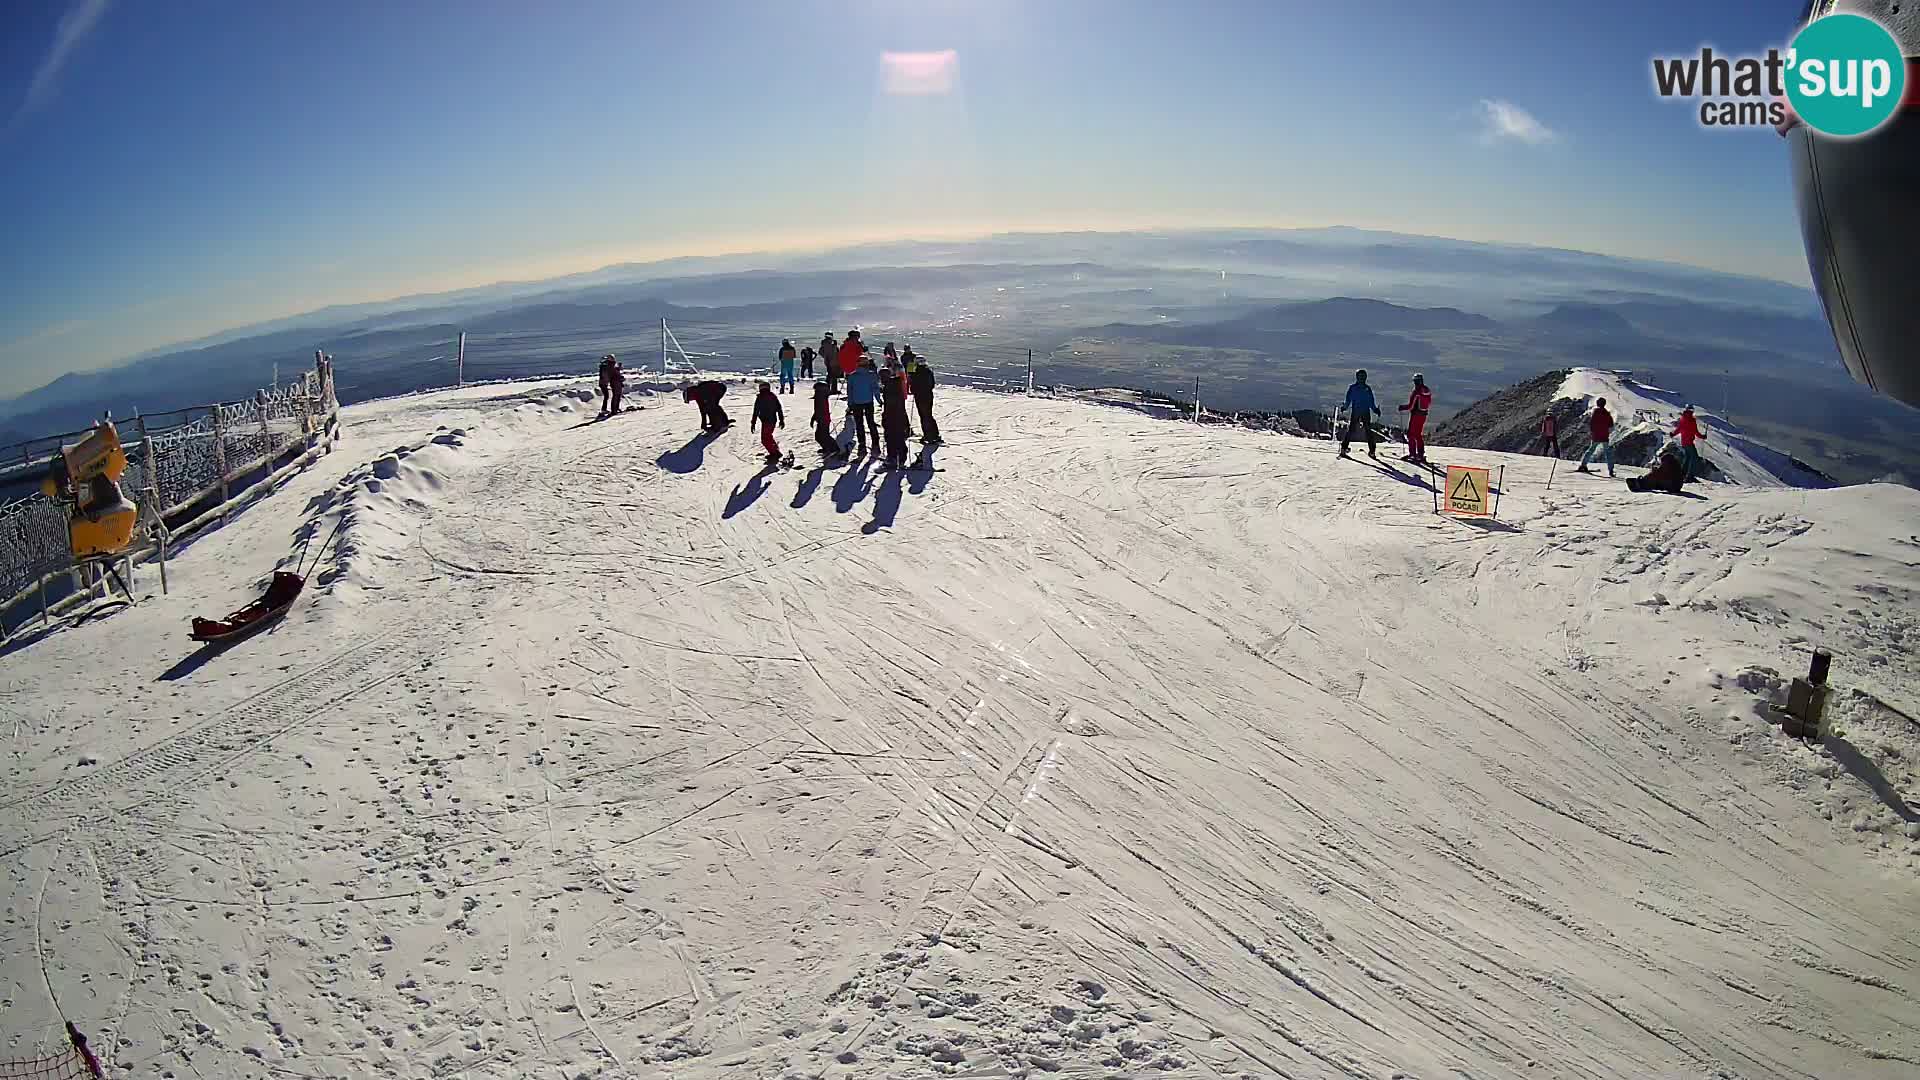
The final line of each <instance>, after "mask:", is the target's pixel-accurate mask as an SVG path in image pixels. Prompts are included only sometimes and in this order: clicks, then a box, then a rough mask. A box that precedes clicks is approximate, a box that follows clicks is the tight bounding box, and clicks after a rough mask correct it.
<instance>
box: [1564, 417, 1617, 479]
mask: <svg viewBox="0 0 1920 1080" xmlns="http://www.w3.org/2000/svg"><path fill="white" fill-rule="evenodd" d="M1587 436H1588V437H1589V438H1591V439H1592V440H1593V445H1592V446H1589V447H1587V452H1586V453H1584V454H1581V455H1580V467H1579V468H1577V469H1575V470H1573V471H1574V472H1592V471H1593V470H1592V469H1589V468H1587V462H1589V461H1592V460H1593V452H1594V451H1595V450H1599V451H1603V452H1604V454H1605V456H1606V459H1607V475H1608V476H1612V475H1613V414H1612V413H1610V412H1608V411H1607V399H1606V398H1601V399H1599V400H1598V401H1595V402H1594V403H1593V411H1592V412H1590V413H1588V414H1587Z"/></svg>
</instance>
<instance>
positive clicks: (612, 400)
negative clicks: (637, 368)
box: [600, 353, 627, 416]
mask: <svg viewBox="0 0 1920 1080" xmlns="http://www.w3.org/2000/svg"><path fill="white" fill-rule="evenodd" d="M626 389H627V377H626V374H625V373H623V372H622V371H621V370H620V361H619V360H617V359H615V358H614V355H613V354H612V353H608V354H607V355H605V356H603V357H601V358H600V415H601V416H612V415H614V414H615V413H617V412H619V411H620V402H621V399H622V398H623V397H624V396H625V394H626Z"/></svg>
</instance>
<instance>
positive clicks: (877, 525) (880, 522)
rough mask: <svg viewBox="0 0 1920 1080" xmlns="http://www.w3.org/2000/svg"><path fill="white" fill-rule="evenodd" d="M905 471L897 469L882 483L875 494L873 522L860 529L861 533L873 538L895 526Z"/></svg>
mask: <svg viewBox="0 0 1920 1080" xmlns="http://www.w3.org/2000/svg"><path fill="white" fill-rule="evenodd" d="M903 471H905V470H902V469H895V470H893V471H892V472H890V473H888V474H887V475H886V478H885V479H883V480H881V481H880V489H879V490H878V491H876V492H874V494H873V520H872V521H869V522H867V523H866V524H865V525H862V526H861V527H860V531H861V532H863V533H866V534H867V535H868V536H872V535H873V534H874V533H877V532H879V531H880V530H881V529H884V528H887V527H888V526H890V525H892V524H893V519H894V517H895V516H896V515H898V514H899V513H900V484H901V476H900V474H901V473H902V472H903Z"/></svg>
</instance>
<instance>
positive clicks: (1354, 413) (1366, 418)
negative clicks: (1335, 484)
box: [1340, 368, 1380, 458]
mask: <svg viewBox="0 0 1920 1080" xmlns="http://www.w3.org/2000/svg"><path fill="white" fill-rule="evenodd" d="M1379 412H1380V407H1379V406H1377V405H1375V404H1374V401H1373V387H1371V386H1368V385H1367V371H1366V369H1365V368H1361V369H1360V370H1359V371H1356V372H1354V373H1353V385H1352V386H1349V387H1347V430H1346V431H1345V432H1343V433H1342V434H1341V436H1340V456H1341V457H1346V456H1347V444H1349V443H1351V442H1353V440H1354V439H1356V438H1359V437H1360V436H1361V435H1363V434H1364V435H1365V436H1366V438H1367V456H1368V457H1370V458H1378V457H1379V456H1380V452H1379V449H1378V446H1379V440H1378V439H1376V438H1375V437H1374V434H1373V418H1374V417H1375V416H1376V415H1378V414H1379Z"/></svg>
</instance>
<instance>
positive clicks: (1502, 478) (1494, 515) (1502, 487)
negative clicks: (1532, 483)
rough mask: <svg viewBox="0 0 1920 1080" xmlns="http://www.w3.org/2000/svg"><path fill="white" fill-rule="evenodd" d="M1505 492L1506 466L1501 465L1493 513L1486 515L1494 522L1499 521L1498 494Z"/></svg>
mask: <svg viewBox="0 0 1920 1080" xmlns="http://www.w3.org/2000/svg"><path fill="white" fill-rule="evenodd" d="M1556 460H1557V459H1556ZM1505 490H1507V466H1506V464H1505V463H1502V464H1501V466H1500V482H1499V483H1498V484H1497V485H1495V486H1494V489H1493V513H1491V514H1490V515H1488V516H1489V517H1491V518H1492V519H1493V520H1495V521H1499V520H1500V493H1501V492H1503V491H1505Z"/></svg>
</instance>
